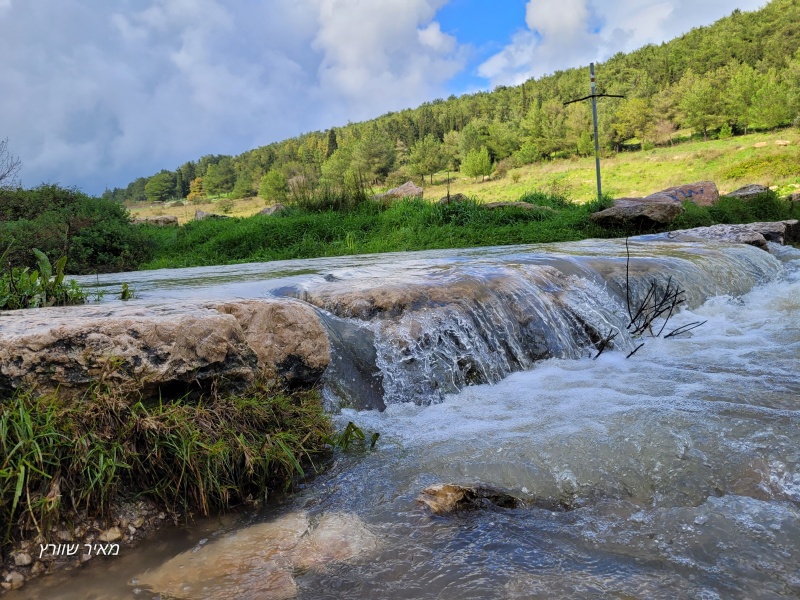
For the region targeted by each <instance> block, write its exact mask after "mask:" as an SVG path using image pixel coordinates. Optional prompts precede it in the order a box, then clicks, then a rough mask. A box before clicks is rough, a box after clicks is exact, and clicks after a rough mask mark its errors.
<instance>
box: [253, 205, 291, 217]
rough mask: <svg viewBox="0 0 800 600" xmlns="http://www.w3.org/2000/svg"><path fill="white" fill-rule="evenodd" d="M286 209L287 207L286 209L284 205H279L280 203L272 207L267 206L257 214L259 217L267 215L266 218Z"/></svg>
mask: <svg viewBox="0 0 800 600" xmlns="http://www.w3.org/2000/svg"><path fill="white" fill-rule="evenodd" d="M286 208H287V207H286V205H285V204H280V203H279V204H273V205H272V206H267V207H266V208H262V209H261V210H260V211H258V214H259V215H268V216H269V215H276V214H278V213H279V212H283V211H284V210H286Z"/></svg>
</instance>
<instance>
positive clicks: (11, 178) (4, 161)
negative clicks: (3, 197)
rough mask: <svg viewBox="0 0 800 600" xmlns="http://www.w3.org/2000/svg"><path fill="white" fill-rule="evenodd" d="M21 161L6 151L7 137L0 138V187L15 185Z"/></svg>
mask: <svg viewBox="0 0 800 600" xmlns="http://www.w3.org/2000/svg"><path fill="white" fill-rule="evenodd" d="M21 167H22V161H21V160H20V159H19V157H18V156H14V155H13V154H11V153H10V152H9V151H8V138H6V139H4V140H0V188H3V187H14V186H15V185H17V173H18V172H19V170H20V168H21Z"/></svg>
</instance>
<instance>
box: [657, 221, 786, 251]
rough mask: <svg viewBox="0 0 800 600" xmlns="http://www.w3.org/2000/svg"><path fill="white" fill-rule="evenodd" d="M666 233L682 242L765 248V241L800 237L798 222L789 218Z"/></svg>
mask: <svg viewBox="0 0 800 600" xmlns="http://www.w3.org/2000/svg"><path fill="white" fill-rule="evenodd" d="M666 235H667V237H668V238H669V239H672V240H678V241H682V242H694V241H714V242H727V243H731V244H749V245H751V246H756V247H758V248H761V249H762V250H767V249H768V248H767V242H775V243H778V244H783V243H786V242H795V241H797V240H798V239H800V222H799V221H797V220H790V221H778V222H775V223H747V224H745V225H711V226H710V227H696V228H694V229H680V230H678V231H671V232H669V233H668V234H666Z"/></svg>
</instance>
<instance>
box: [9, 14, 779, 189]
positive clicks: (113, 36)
mask: <svg viewBox="0 0 800 600" xmlns="http://www.w3.org/2000/svg"><path fill="white" fill-rule="evenodd" d="M765 1H766V0H528V1H526V0H493V1H492V2H491V3H490V2H487V1H486V0H228V1H227V2H226V1H224V0H114V1H108V0H0V86H1V87H0V140H3V139H6V138H7V139H8V147H9V149H10V150H11V152H12V153H13V154H14V155H16V156H18V157H19V158H20V159H21V161H22V169H21V171H20V174H19V176H20V180H21V183H22V184H23V185H24V186H26V187H29V186H34V185H38V184H40V183H59V184H61V185H66V186H77V187H79V188H81V189H83V190H84V191H86V192H87V193H90V194H100V193H102V192H103V190H104V189H105V188H113V187H125V186H126V185H127V184H128V183H130V182H131V181H133V180H134V179H135V178H136V177H141V176H149V175H152V174H154V173H157V172H158V171H159V170H161V169H171V170H173V169H176V168H177V167H178V166H180V165H181V164H182V163H184V162H186V161H188V160H197V159H198V158H200V157H201V156H202V155H205V154H231V155H236V154H240V153H242V152H244V151H246V150H249V149H252V148H256V147H258V146H263V145H266V144H269V143H271V142H275V141H280V140H282V139H285V138H287V137H292V136H295V135H299V134H302V133H305V132H309V131H316V130H326V129H328V128H330V127H331V126H340V125H344V124H346V123H348V122H357V121H362V120H365V119H370V118H373V117H377V116H379V115H382V114H385V113H387V112H390V111H395V110H401V109H403V108H413V107H416V106H418V105H419V104H421V103H423V102H425V101H429V100H433V99H435V98H446V97H448V96H449V95H451V94H455V95H460V94H463V93H470V92H476V91H480V90H491V89H493V88H494V87H495V86H497V85H512V84H518V83H520V82H522V81H525V80H526V79H528V78H530V77H539V76H542V75H545V74H547V73H552V72H553V71H555V70H558V69H564V68H569V67H575V66H581V65H588V63H589V62H591V61H603V60H604V59H607V58H608V57H609V56H611V55H613V54H615V53H616V52H620V51H622V52H625V51H630V50H634V49H636V48H639V47H641V46H643V45H645V44H648V43H660V42H662V41H666V40H669V39H672V38H673V37H676V36H678V35H680V34H682V33H685V32H687V31H689V30H690V29H691V28H693V27H697V26H701V25H709V24H711V23H713V22H714V21H715V20H717V19H719V18H721V17H723V16H726V15H728V14H730V13H731V12H732V11H733V10H734V9H735V8H739V9H741V10H755V9H758V8H760V7H761V6H763V5H764V4H765Z"/></svg>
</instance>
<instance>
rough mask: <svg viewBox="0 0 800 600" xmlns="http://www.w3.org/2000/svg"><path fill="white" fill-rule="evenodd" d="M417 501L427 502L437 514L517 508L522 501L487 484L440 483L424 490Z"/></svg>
mask: <svg viewBox="0 0 800 600" xmlns="http://www.w3.org/2000/svg"><path fill="white" fill-rule="evenodd" d="M417 501H418V502H420V503H422V504H425V505H426V506H427V507H428V508H430V509H431V510H432V511H433V512H434V513H436V514H437V515H441V514H447V513H451V512H455V511H459V510H474V509H477V508H491V507H501V508H516V507H517V506H519V504H520V501H519V500H518V499H517V498H515V497H514V496H511V495H510V494H507V493H505V492H503V491H501V490H497V489H494V488H490V487H486V486H464V485H459V484H456V483H440V484H437V485H431V486H428V487H426V488H425V489H424V490H422V494H421V495H420V496H419V498H417Z"/></svg>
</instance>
